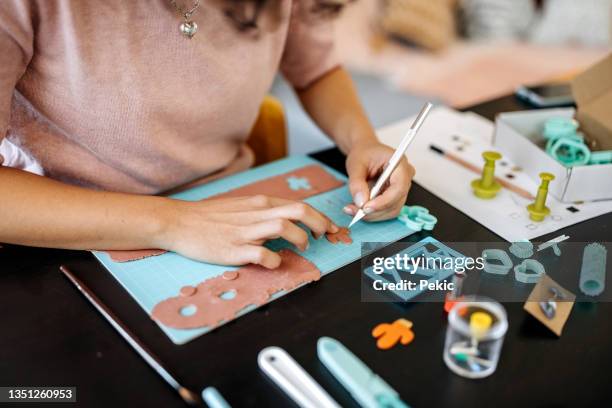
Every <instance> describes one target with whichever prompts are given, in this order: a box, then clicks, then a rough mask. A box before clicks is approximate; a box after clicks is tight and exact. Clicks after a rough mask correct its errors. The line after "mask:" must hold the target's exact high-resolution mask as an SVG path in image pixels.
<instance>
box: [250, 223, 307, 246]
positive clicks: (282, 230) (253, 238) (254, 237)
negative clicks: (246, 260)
mask: <svg viewBox="0 0 612 408" xmlns="http://www.w3.org/2000/svg"><path fill="white" fill-rule="evenodd" d="M244 235H245V237H246V238H247V239H248V240H249V241H250V242H256V243H259V242H261V241H262V240H268V239H276V238H283V239H285V240H287V241H288V242H290V243H292V244H293V245H295V246H296V248H298V249H299V250H300V251H305V250H306V249H308V234H307V233H306V231H304V230H303V229H302V228H300V227H298V226H297V225H295V224H294V223H293V222H291V221H289V220H287V219H283V218H278V219H274V220H269V221H265V222H261V223H258V224H252V225H249V226H248V227H246V228H245V232H244Z"/></svg>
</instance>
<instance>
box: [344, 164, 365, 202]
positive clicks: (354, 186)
mask: <svg viewBox="0 0 612 408" xmlns="http://www.w3.org/2000/svg"><path fill="white" fill-rule="evenodd" d="M346 172H347V174H348V176H349V190H350V192H351V196H352V197H353V202H354V203H355V204H356V205H357V207H362V206H363V205H364V204H365V202H366V201H367V199H368V197H369V196H370V188H369V186H368V176H369V174H368V173H369V171H368V166H367V163H365V162H363V161H360V160H351V157H349V159H348V160H347V162H346Z"/></svg>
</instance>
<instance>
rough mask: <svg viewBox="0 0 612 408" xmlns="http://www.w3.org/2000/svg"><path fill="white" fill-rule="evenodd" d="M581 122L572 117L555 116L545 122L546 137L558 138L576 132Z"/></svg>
mask: <svg viewBox="0 0 612 408" xmlns="http://www.w3.org/2000/svg"><path fill="white" fill-rule="evenodd" d="M578 126H579V123H578V121H576V120H575V119H572V118H564V117H554V118H550V119H548V120H547V121H546V122H545V123H544V137H545V138H546V139H553V138H554V139H558V138H560V137H567V136H572V135H573V134H576V132H577V131H578Z"/></svg>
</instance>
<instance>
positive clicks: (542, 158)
mask: <svg viewBox="0 0 612 408" xmlns="http://www.w3.org/2000/svg"><path fill="white" fill-rule="evenodd" d="M574 114H575V110H574V109H572V108H563V109H540V110H532V111H521V112H508V113H501V114H499V115H497V118H496V119H495V133H494V135H493V145H494V146H496V147H498V148H499V150H500V151H501V152H502V153H504V154H507V155H508V157H509V158H510V160H512V161H513V162H514V163H515V164H516V165H518V166H520V167H522V168H523V170H524V171H525V172H526V173H527V174H528V175H529V176H530V177H531V178H533V179H534V180H535V181H536V182H538V183H539V181H540V177H539V174H540V173H541V172H544V171H546V172H549V173H552V174H554V175H555V180H554V181H552V182H551V183H550V187H549V192H550V193H551V194H553V195H554V196H555V197H556V198H557V199H559V200H560V201H563V202H576V201H595V200H609V199H612V164H598V165H587V166H575V167H565V166H563V165H562V164H561V163H559V162H558V161H557V160H555V159H553V158H552V157H550V156H549V155H548V154H547V153H546V151H545V150H544V145H545V144H546V139H544V136H543V135H542V131H543V129H544V122H546V120H547V119H549V118H552V117H559V116H561V117H568V118H571V117H574Z"/></svg>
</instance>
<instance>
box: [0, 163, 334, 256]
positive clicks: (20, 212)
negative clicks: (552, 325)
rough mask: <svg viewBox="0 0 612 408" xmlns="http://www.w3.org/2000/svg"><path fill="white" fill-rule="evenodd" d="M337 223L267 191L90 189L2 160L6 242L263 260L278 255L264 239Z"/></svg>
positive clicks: (301, 242)
mask: <svg viewBox="0 0 612 408" xmlns="http://www.w3.org/2000/svg"><path fill="white" fill-rule="evenodd" d="M297 222H301V223H302V224H304V225H305V226H306V227H307V228H308V229H309V230H311V231H312V233H313V235H314V236H315V237H321V236H322V235H323V234H325V233H326V232H337V227H336V226H335V225H334V224H333V223H332V222H331V221H330V220H329V219H328V218H327V217H325V216H323V215H322V214H320V213H319V212H317V211H316V210H314V209H313V208H312V207H310V206H308V205H306V204H304V203H301V202H294V201H289V200H281V199H276V198H271V197H265V196H257V197H245V198H233V199H218V200H214V199H211V200H206V201H203V202H186V201H180V200H173V199H170V198H165V197H154V196H141V195H130V194H121V193H110V192H102V191H92V190H88V189H84V188H80V187H74V186H69V185H66V184H63V183H60V182H57V181H54V180H51V179H48V178H45V177H41V176H37V175H33V174H29V173H26V172H24V171H21V170H16V169H11V168H7V167H2V166H0V242H6V243H13V244H21V245H30V246H41V247H54V248H68V249H143V248H162V249H167V250H171V251H176V252H179V253H181V254H183V255H185V256H188V257H190V258H193V259H197V260H202V261H208V262H214V263H220V264H234V265H239V264H245V263H257V264H261V265H264V266H266V267H268V268H275V267H277V266H278V265H279V264H280V257H279V256H278V255H277V254H275V253H274V252H272V251H269V250H268V249H266V248H264V247H263V246H262V245H263V243H264V242H265V241H266V240H267V239H274V238H278V237H282V238H285V239H286V240H287V241H289V242H291V243H292V244H294V245H295V246H296V247H297V248H298V249H300V250H305V249H306V247H307V245H308V235H307V232H306V231H304V230H303V229H302V228H300V227H298V226H297V225H296V223H297Z"/></svg>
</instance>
